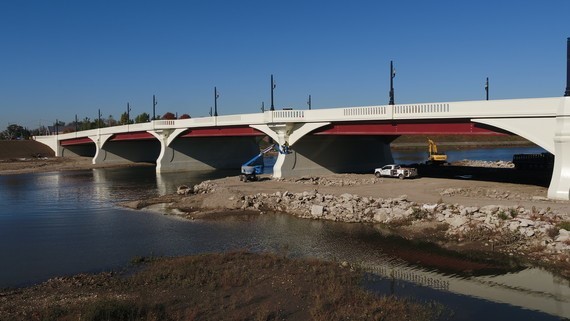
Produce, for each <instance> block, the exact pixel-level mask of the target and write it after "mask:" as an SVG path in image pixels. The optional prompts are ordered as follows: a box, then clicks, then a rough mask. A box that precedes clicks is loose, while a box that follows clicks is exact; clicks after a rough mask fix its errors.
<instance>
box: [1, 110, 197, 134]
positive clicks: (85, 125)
mask: <svg viewBox="0 0 570 321" xmlns="http://www.w3.org/2000/svg"><path fill="white" fill-rule="evenodd" d="M189 118H191V117H190V115H188V114H182V115H181V116H180V117H176V115H175V114H173V113H171V112H167V113H165V114H164V115H162V117H161V116H158V117H156V118H155V120H159V119H166V120H174V119H189ZM150 120H151V117H150V115H149V114H148V113H142V114H139V115H137V116H136V117H134V118H132V119H131V118H130V117H129V114H127V113H126V112H124V113H122V114H121V117H120V118H119V120H116V119H115V118H114V117H113V115H109V116H108V117H106V118H101V119H99V118H97V119H91V118H89V117H85V118H84V119H82V120H77V121H75V120H73V121H71V122H68V123H65V122H63V121H60V120H58V121H57V122H54V123H53V126H47V127H46V126H40V127H38V128H36V129H33V130H29V129H27V128H25V127H23V126H21V125H18V124H10V125H8V127H6V130H4V131H2V132H0V140H18V139H30V138H31V137H32V136H41V135H50V134H55V133H60V134H65V133H73V132H75V131H81V130H89V129H96V128H103V127H111V126H119V125H127V124H139V123H147V122H149V121H150Z"/></svg>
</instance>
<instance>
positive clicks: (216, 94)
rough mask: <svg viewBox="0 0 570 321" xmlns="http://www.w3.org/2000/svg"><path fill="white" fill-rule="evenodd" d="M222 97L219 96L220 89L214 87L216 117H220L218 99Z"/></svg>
mask: <svg viewBox="0 0 570 321" xmlns="http://www.w3.org/2000/svg"><path fill="white" fill-rule="evenodd" d="M219 97H220V95H219V94H218V89H217V88H216V87H214V117H218V98H219Z"/></svg>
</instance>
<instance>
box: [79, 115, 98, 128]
mask: <svg viewBox="0 0 570 321" xmlns="http://www.w3.org/2000/svg"><path fill="white" fill-rule="evenodd" d="M94 123H95V125H96V122H94ZM92 128H95V127H94V126H93V124H92V123H91V119H89V117H85V119H83V120H82V121H81V122H80V123H79V129H80V130H88V129H92Z"/></svg>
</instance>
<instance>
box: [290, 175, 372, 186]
mask: <svg viewBox="0 0 570 321" xmlns="http://www.w3.org/2000/svg"><path fill="white" fill-rule="evenodd" d="M370 176H371V177H370V178H365V179H347V178H346V177H344V176H343V175H342V174H337V175H331V176H329V177H318V176H317V177H315V176H308V177H307V176H304V177H300V178H284V179H281V180H283V181H289V182H294V183H300V184H307V185H319V186H355V185H370V184H376V183H381V182H383V179H382V178H377V177H376V176H373V175H370Z"/></svg>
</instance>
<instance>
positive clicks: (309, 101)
mask: <svg viewBox="0 0 570 321" xmlns="http://www.w3.org/2000/svg"><path fill="white" fill-rule="evenodd" d="M307 105H309V110H311V95H309V100H307Z"/></svg>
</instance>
